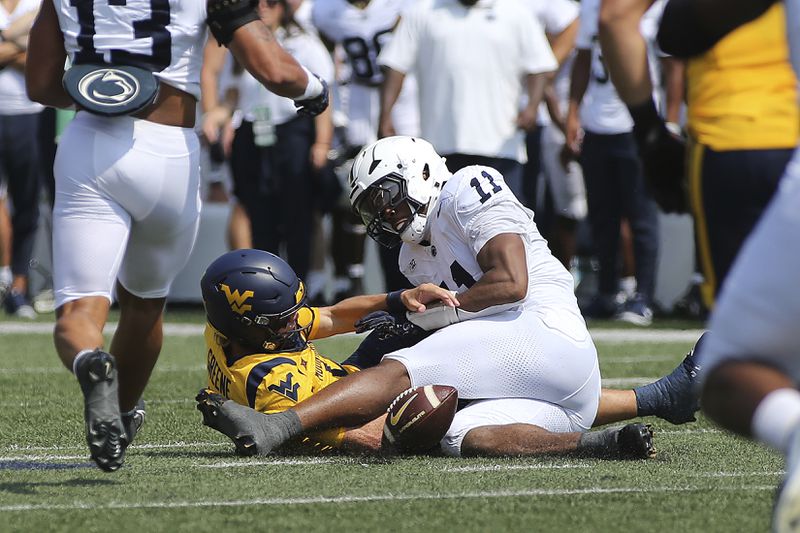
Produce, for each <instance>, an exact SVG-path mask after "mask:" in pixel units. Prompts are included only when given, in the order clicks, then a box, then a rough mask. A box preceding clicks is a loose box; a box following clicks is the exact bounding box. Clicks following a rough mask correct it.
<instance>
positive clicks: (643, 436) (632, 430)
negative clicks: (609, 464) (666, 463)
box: [616, 424, 656, 459]
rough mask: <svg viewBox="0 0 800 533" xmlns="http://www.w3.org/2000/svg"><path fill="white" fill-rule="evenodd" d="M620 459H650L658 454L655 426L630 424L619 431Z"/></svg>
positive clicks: (618, 450)
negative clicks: (655, 441)
mask: <svg viewBox="0 0 800 533" xmlns="http://www.w3.org/2000/svg"><path fill="white" fill-rule="evenodd" d="M616 440H617V450H616V453H617V456H618V458H619V459H650V458H652V457H655V456H656V448H655V446H654V445H653V428H652V427H651V426H650V425H649V424H628V425H627V426H623V427H622V429H620V430H619V431H618V432H617V439H616Z"/></svg>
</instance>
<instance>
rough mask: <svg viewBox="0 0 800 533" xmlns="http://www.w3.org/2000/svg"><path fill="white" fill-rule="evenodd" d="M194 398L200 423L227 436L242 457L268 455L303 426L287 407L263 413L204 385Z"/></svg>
mask: <svg viewBox="0 0 800 533" xmlns="http://www.w3.org/2000/svg"><path fill="white" fill-rule="evenodd" d="M195 400H196V401H197V410H198V411H200V412H201V413H202V414H203V424H205V425H206V426H208V427H210V428H212V429H215V430H217V431H219V432H220V433H222V434H223V435H225V436H227V437H228V438H229V439H231V440H232V441H233V443H234V445H235V446H236V454H237V455H240V456H243V457H249V456H251V455H268V454H270V453H272V452H273V451H274V450H275V449H276V448H278V447H280V446H281V445H282V444H284V443H285V442H286V441H288V440H289V439H291V438H292V437H294V436H296V435H299V434H300V432H301V431H302V429H303V428H302V426H301V425H300V421H299V420H298V418H297V415H296V414H294V412H293V411H292V410H291V409H290V410H288V411H284V412H282V413H277V414H274V415H265V414H263V413H259V412H258V411H256V410H255V409H251V408H250V407H248V406H246V405H239V404H238V403H236V402H234V401H233V400H228V399H227V398H225V397H224V396H222V395H221V394H216V393H212V392H210V391H208V390H205V389H203V390H201V391H200V393H199V394H198V395H197V397H196V398H195Z"/></svg>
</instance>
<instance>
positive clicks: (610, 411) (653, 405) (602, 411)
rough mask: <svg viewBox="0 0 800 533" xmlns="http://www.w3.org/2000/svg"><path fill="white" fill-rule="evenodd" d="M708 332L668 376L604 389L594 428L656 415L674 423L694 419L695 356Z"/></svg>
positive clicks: (697, 407)
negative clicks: (625, 387)
mask: <svg viewBox="0 0 800 533" xmlns="http://www.w3.org/2000/svg"><path fill="white" fill-rule="evenodd" d="M706 335H707V333H704V334H703V335H702V336H701V337H700V339H698V340H697V342H696V343H695V345H694V347H693V348H692V349H691V350H690V351H689V353H688V354H687V355H686V357H684V359H683V361H681V363H680V364H679V365H678V366H677V367H676V368H675V369H674V370H673V371H672V372H670V373H669V374H667V375H666V376H664V377H662V378H661V379H659V380H657V381H654V382H653V383H650V384H648V385H644V386H642V387H637V388H636V389H633V390H615V389H603V391H602V394H601V396H600V405H599V407H598V409H597V417H596V418H595V420H594V423H593V426H595V427H597V426H603V425H605V424H613V423H615V422H622V421H624V420H630V419H632V418H635V417H637V416H651V415H652V416H657V417H659V418H663V419H664V420H667V421H668V422H671V423H673V424H684V423H686V422H692V421H694V420H695V416H694V414H695V412H697V410H698V409H699V408H700V404H699V396H700V394H699V391H698V388H697V381H698V370H699V368H700V367H699V365H698V364H697V361H696V353H697V351H698V348H699V347H700V345H701V343H702V341H703V339H704V338H706Z"/></svg>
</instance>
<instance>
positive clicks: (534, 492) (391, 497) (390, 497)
mask: <svg viewBox="0 0 800 533" xmlns="http://www.w3.org/2000/svg"><path fill="white" fill-rule="evenodd" d="M707 490H708V488H707V487H651V488H644V487H618V488H600V487H595V488H589V489H530V490H519V491H483V492H464V493H460V494H441V493H434V494H387V495H374V496H337V497H324V496H316V497H309V498H257V499H252V500H229V501H182V502H163V501H159V502H141V503H124V502H111V503H106V504H97V503H85V502H73V503H72V504H47V503H41V504H18V505H2V506H0V512H12V511H43V510H72V509H180V508H199V507H245V506H251V505H309V504H316V505H318V504H326V503H333V504H340V503H357V502H384V501H414V500H461V499H476V498H519V497H525V496H576V495H596V494H628V493H634V494H637V493H638V494H642V493H661V492H698V491H707ZM714 490H723V491H729V492H739V491H764V490H769V491H774V490H775V486H774V485H752V486H743V487H715V488H714Z"/></svg>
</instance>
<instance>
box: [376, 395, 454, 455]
mask: <svg viewBox="0 0 800 533" xmlns="http://www.w3.org/2000/svg"><path fill="white" fill-rule="evenodd" d="M457 405H458V392H456V389H454V388H453V387H450V386H448V385H425V386H424V387H417V388H415V389H408V390H405V391H403V392H402V393H400V395H398V396H397V398H395V399H394V401H393V402H392V403H391V404H390V405H389V409H387V415H386V423H385V424H384V425H383V444H384V446H389V447H392V448H394V449H395V450H396V451H398V452H400V453H411V454H414V453H425V452H428V451H431V450H432V449H434V448H436V447H437V446H438V445H439V441H440V440H442V437H444V435H445V433H447V430H448V428H449V427H450V423H451V422H452V421H453V417H454V416H455V414H456V407H457Z"/></svg>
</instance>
